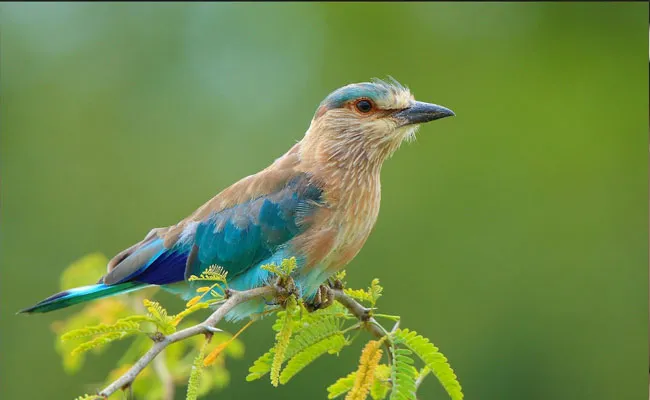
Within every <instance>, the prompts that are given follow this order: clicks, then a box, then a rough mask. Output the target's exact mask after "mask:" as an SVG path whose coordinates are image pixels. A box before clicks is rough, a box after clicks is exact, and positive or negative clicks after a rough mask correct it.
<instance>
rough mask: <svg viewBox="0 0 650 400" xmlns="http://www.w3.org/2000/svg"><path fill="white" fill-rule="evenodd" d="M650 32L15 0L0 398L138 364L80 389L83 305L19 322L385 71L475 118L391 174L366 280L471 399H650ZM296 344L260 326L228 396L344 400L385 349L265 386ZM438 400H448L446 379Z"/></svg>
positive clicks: (525, 16) (368, 13)
mask: <svg viewBox="0 0 650 400" xmlns="http://www.w3.org/2000/svg"><path fill="white" fill-rule="evenodd" d="M647 18H648V5H647V4H643V3H636V4H633V3H627V4H612V3H610V4H606V3H600V4H599V3H592V4H577V3H574V4H560V3H536V4H516V3H513V4H496V3H493V4H469V3H463V4H422V3H420V4H417V3H405V4H371V3H365V4H361V3H358V4H338V3H330V4H284V3H283V4H217V3H214V4H198V3H197V4H173V3H169V4H17V3H15V4H6V3H5V4H2V6H0V21H1V24H2V32H1V40H2V42H1V45H2V46H1V70H0V72H1V76H0V77H1V81H0V83H1V90H2V103H1V104H0V112H1V121H2V122H1V124H2V135H1V136H0V151H1V156H0V168H1V173H2V192H1V194H2V198H1V202H2V207H1V210H0V212H1V219H2V223H1V224H2V226H1V228H2V232H1V235H2V244H1V246H2V248H1V254H0V260H1V264H0V268H1V269H2V271H1V280H0V296H1V300H0V312H1V318H2V330H1V333H0V368H1V369H0V398H2V399H19V398H20V399H36V398H48V399H70V398H73V397H74V396H76V395H79V394H82V393H84V392H86V391H87V390H88V386H87V383H89V382H90V383H92V382H100V381H102V380H103V379H104V378H105V376H106V374H107V372H108V371H109V370H110V369H112V368H113V367H114V364H115V362H116V360H117V359H118V358H119V355H120V354H119V348H116V350H114V351H112V352H109V353H107V354H105V355H104V356H102V357H95V356H92V355H90V356H89V362H87V364H86V368H85V370H84V371H83V372H82V373H81V374H79V375H77V376H67V375H66V374H65V373H64V372H63V369H62V367H61V362H60V358H59V356H58V355H57V354H56V352H55V350H54V341H55V337H54V335H53V334H52V333H51V331H50V329H49V326H50V323H51V322H52V321H54V320H56V319H60V318H61V317H63V316H66V315H70V314H71V313H74V312H75V309H69V310H65V311H62V312H60V313H54V314H47V315H34V316H25V315H18V316H16V315H14V313H15V312H16V311H17V310H18V309H20V308H23V307H25V306H29V305H31V304H33V303H34V302H36V301H37V300H41V299H42V298H44V297H45V296H47V295H50V294H52V293H53V292H56V291H57V290H58V284H59V275H60V273H61V271H62V270H63V269H64V268H65V266H67V265H68V264H69V263H71V262H72V261H74V260H75V259H77V258H79V257H80V256H82V255H84V254H86V253H89V252H92V251H101V252H104V253H106V254H108V255H109V256H112V255H113V254H114V253H115V252H117V251H119V250H121V249H122V248H125V247H127V246H129V245H130V244H132V243H133V242H135V241H137V240H140V239H141V238H142V237H143V236H144V235H145V234H146V233H147V232H148V231H149V229H151V228H153V227H158V226H165V225H169V224H172V223H175V222H176V221H177V220H179V219H181V218H183V217H184V216H186V215H187V214H189V213H190V212H191V211H192V210H193V209H194V208H195V207H196V206H198V205H200V204H201V203H203V202H204V201H205V200H207V199H208V198H210V197H211V196H213V195H214V194H216V193H217V192H218V191H220V190H221V189H222V188H224V187H226V186H227V185H229V184H231V183H233V182H234V181H235V180H237V179H239V178H241V177H243V176H245V175H248V174H251V173H254V172H256V171H258V170H259V169H261V168H263V167H265V166H266V165H268V164H269V163H270V162H272V161H273V160H274V159H275V158H276V157H278V156H279V155H281V154H282V153H283V152H284V151H285V150H286V149H288V148H289V147H290V146H291V145H292V144H293V143H294V142H295V141H296V140H299V139H300V137H301V135H302V134H303V132H304V131H305V130H306V128H307V127H308V124H309V121H310V119H311V117H312V115H313V112H314V111H315V108H316V106H317V104H318V103H319V102H320V101H321V100H322V99H323V98H324V97H325V96H326V95H327V94H328V93H329V92H330V91H332V90H334V89H336V88H337V87H339V86H342V85H344V84H347V83H351V82H358V81H366V80H368V79H370V78H372V77H385V76H386V75H392V76H394V77H395V78H397V79H398V80H400V81H402V82H403V83H404V84H407V85H408V86H409V87H410V88H411V89H412V91H413V92H414V93H415V95H416V97H417V98H418V99H420V100H424V101H430V102H435V103H438V104H443V105H445V106H448V107H450V108H452V109H453V110H454V111H456V113H457V117H456V118H452V119H445V120H443V121H438V122H435V123H432V124H430V125H427V126H424V127H423V128H422V129H421V130H420V133H419V138H418V141H417V142H416V143H414V144H411V145H408V146H403V147H402V149H400V151H399V152H398V153H397V154H396V156H395V157H394V158H392V159H391V160H389V161H388V163H387V164H386V165H385V167H384V170H383V176H382V185H383V188H382V189H383V202H382V207H381V212H380V216H379V221H378V223H377V225H376V227H375V230H374V232H373V234H372V235H371V237H370V239H369V240H368V242H367V244H366V246H365V248H364V249H363V250H362V251H361V253H360V254H359V256H358V257H357V258H356V259H355V260H354V261H353V262H352V264H351V265H350V266H349V268H348V277H349V280H348V281H349V283H350V284H351V285H352V286H366V285H367V283H368V282H369V281H370V279H371V278H373V277H378V278H380V279H381V280H382V282H383V284H384V285H385V296H384V297H383V298H382V301H381V304H380V305H383V307H382V308H383V311H384V312H387V313H394V314H400V315H402V317H403V324H404V326H407V327H410V328H413V329H416V330H418V331H420V332H421V333H423V334H424V335H425V336H428V337H430V338H431V339H432V340H433V342H434V343H436V344H437V345H438V346H439V347H440V348H441V350H442V351H443V352H444V353H445V354H446V355H447V356H448V358H449V359H450V361H451V364H452V366H453V367H454V368H455V370H456V372H457V374H458V376H459V378H460V380H461V383H462V385H463V387H464V391H465V393H466V397H467V398H468V399H560V398H562V399H590V400H595V399H633V398H639V399H640V398H646V396H647V388H648V386H647V379H648V378H647V377H648V375H647V374H648V322H647V321H648V301H647V300H648V268H647V262H648V235H647V225H648V210H647V209H648V175H647V161H648V157H647V156H648V114H647V112H648V59H647V57H648V53H647V51H648V50H647V49H648V47H647V46H648V19H647ZM166 301H167V304H172V305H173V304H174V302H176V301H178V300H173V298H172V297H169V298H168V300H166ZM179 304H180V303H179ZM170 308H174V307H173V306H170ZM262 325H264V326H262ZM229 328H230V329H234V328H235V327H229ZM272 336H273V335H272V332H271V331H270V329H268V321H267V322H265V324H260V325H258V326H255V327H254V328H253V329H251V330H249V331H247V332H246V333H245V334H244V335H243V339H244V342H245V343H246V345H247V348H246V357H245V358H244V359H243V360H237V361H233V362H230V368H231V372H232V383H231V385H230V387H229V388H227V389H226V390H224V391H223V392H221V393H219V394H218V395H214V394H213V395H211V397H210V398H220V399H221V398H223V399H244V398H245V399H248V398H259V397H263V398H267V399H303V398H324V397H325V393H326V392H325V387H326V386H327V385H328V384H330V383H332V382H333V381H334V380H335V378H337V377H339V376H342V375H344V374H346V373H348V372H350V371H351V370H353V369H354V367H355V365H356V364H355V363H356V360H357V358H358V354H359V352H358V347H359V346H360V345H361V343H360V342H359V343H358V345H359V346H355V348H354V349H349V350H346V351H344V352H343V353H342V355H341V357H339V358H336V357H325V358H323V359H321V360H319V361H318V362H317V363H316V364H315V365H314V366H312V367H310V368H308V369H306V370H305V371H304V372H303V373H301V374H300V375H298V376H297V377H296V378H295V379H294V380H293V381H292V382H290V384H288V385H287V386H284V387H280V388H279V389H274V388H272V387H271V386H270V384H269V383H268V381H267V380H262V381H258V382H253V383H247V382H245V381H244V377H245V375H246V370H247V368H248V366H249V365H250V364H251V363H252V361H253V360H254V359H255V358H256V357H257V356H258V355H259V354H261V353H262V352H263V351H264V350H266V349H267V348H268V346H270V345H271V343H272V341H273V337H272ZM182 392H183V388H179V391H178V398H183V397H182V396H183V393H182ZM422 398H423V399H444V398H445V395H444V393H443V392H442V390H441V389H440V388H439V385H438V384H437V382H435V379H432V378H430V379H428V380H427V381H426V382H425V384H424V385H423V388H422Z"/></svg>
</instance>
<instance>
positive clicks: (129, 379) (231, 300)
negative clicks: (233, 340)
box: [99, 286, 276, 398]
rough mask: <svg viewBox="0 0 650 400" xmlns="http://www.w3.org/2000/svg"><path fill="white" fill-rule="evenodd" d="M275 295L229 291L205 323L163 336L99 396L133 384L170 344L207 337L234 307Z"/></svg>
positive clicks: (271, 289) (259, 290) (269, 290)
mask: <svg viewBox="0 0 650 400" xmlns="http://www.w3.org/2000/svg"><path fill="white" fill-rule="evenodd" d="M275 294H276V288H274V287H271V286H264V287H260V288H255V289H251V290H245V291H241V292H238V291H232V290H231V291H230V295H229V297H228V299H227V300H226V301H225V302H224V303H223V304H222V305H221V306H220V307H219V308H218V309H217V310H216V311H215V312H213V313H212V314H211V315H210V316H209V317H208V318H207V319H206V320H205V321H203V322H201V323H200V324H197V325H194V326H191V327H189V328H185V329H183V330H180V331H178V332H175V333H172V334H171V335H169V336H164V337H163V338H162V339H161V340H160V341H158V342H155V343H154V344H153V346H151V348H150V349H149V351H147V352H146V353H145V354H144V355H143V356H142V357H140V359H139V360H138V361H137V362H136V363H135V364H133V366H132V367H131V368H130V369H129V370H128V371H127V372H125V373H124V374H123V375H122V376H120V377H119V378H118V379H117V380H115V381H114V382H113V383H111V384H110V385H108V386H107V387H106V388H104V390H102V391H101V392H99V395H100V396H102V397H105V398H107V397H108V396H110V395H112V394H113V393H115V392H116V391H118V390H120V389H122V388H127V387H129V386H130V385H131V384H132V383H133V381H134V380H135V378H136V377H137V376H138V374H140V372H142V370H143V369H145V368H146V367H147V365H149V364H150V363H151V362H152V361H153V360H154V358H156V356H157V355H158V354H160V352H162V351H163V350H164V349H165V348H166V347H167V346H169V345H170V344H172V343H175V342H178V341H181V340H185V339H187V338H189V337H192V336H195V335H198V334H201V333H203V334H207V335H209V334H212V333H213V332H215V330H216V328H215V327H214V326H215V325H216V324H217V323H219V322H220V321H221V320H222V319H223V318H224V317H225V316H226V314H228V312H230V311H231V310H232V309H233V308H234V307H235V306H237V305H239V304H242V303H245V302H247V301H249V300H252V299H256V298H260V297H266V296H274V295H275Z"/></svg>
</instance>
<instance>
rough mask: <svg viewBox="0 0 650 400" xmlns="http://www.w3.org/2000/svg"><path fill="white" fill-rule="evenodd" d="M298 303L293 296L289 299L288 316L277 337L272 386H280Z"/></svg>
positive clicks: (272, 369) (274, 349)
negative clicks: (281, 372)
mask: <svg viewBox="0 0 650 400" xmlns="http://www.w3.org/2000/svg"><path fill="white" fill-rule="evenodd" d="M298 310H299V308H298V303H296V299H295V298H294V297H293V296H290V297H289V298H288V299H287V308H286V310H285V311H286V314H285V315H284V323H283V324H282V327H281V328H280V332H278V333H277V335H275V346H274V347H273V362H272V363H271V384H272V385H273V386H276V387H277V386H278V384H279V381H280V369H281V368H282V363H283V362H284V357H285V354H286V351H287V347H288V346H289V340H290V339H291V333H292V332H293V325H294V321H293V318H294V315H295V314H297V311H298Z"/></svg>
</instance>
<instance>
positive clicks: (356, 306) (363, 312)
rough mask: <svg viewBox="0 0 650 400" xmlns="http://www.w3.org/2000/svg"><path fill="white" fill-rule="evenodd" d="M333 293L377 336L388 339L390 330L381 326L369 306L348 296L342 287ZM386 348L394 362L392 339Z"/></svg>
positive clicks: (337, 299)
mask: <svg viewBox="0 0 650 400" xmlns="http://www.w3.org/2000/svg"><path fill="white" fill-rule="evenodd" d="M332 293H333V294H334V300H336V301H338V302H339V303H341V304H342V305H343V306H344V307H345V308H347V309H348V311H350V312H351V313H352V315H354V316H355V317H357V318H358V319H359V321H361V323H362V324H363V325H364V327H365V328H366V329H367V330H368V331H369V332H370V333H371V334H372V335H373V336H375V337H376V338H378V339H381V338H384V337H386V338H387V339H388V332H386V331H385V330H382V329H381V328H380V327H379V326H380V325H379V323H378V322H377V321H375V319H374V318H373V317H372V315H371V314H370V310H371V309H369V308H366V307H364V306H363V305H362V304H361V303H359V302H358V301H356V300H355V299H353V298H352V297H350V296H348V295H347V294H345V292H344V291H343V290H341V289H332ZM384 343H385V345H386V349H387V350H388V351H387V352H386V355H387V356H388V361H389V363H392V362H393V355H392V353H391V351H390V339H388V340H386V341H385V342H384Z"/></svg>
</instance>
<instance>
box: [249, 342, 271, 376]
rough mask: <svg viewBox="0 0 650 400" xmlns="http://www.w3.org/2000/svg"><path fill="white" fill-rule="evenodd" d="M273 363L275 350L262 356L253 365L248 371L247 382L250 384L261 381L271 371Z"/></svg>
mask: <svg viewBox="0 0 650 400" xmlns="http://www.w3.org/2000/svg"><path fill="white" fill-rule="evenodd" d="M272 362H273V349H271V350H269V351H267V352H266V353H264V354H262V355H261V356H260V357H259V358H258V359H257V360H255V362H254V363H253V365H252V366H251V367H250V368H249V369H248V375H247V376H246V380H247V381H248V382H250V381H254V380H257V379H260V378H261V377H263V376H264V375H266V374H268V373H269V371H270V370H271V363H272Z"/></svg>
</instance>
